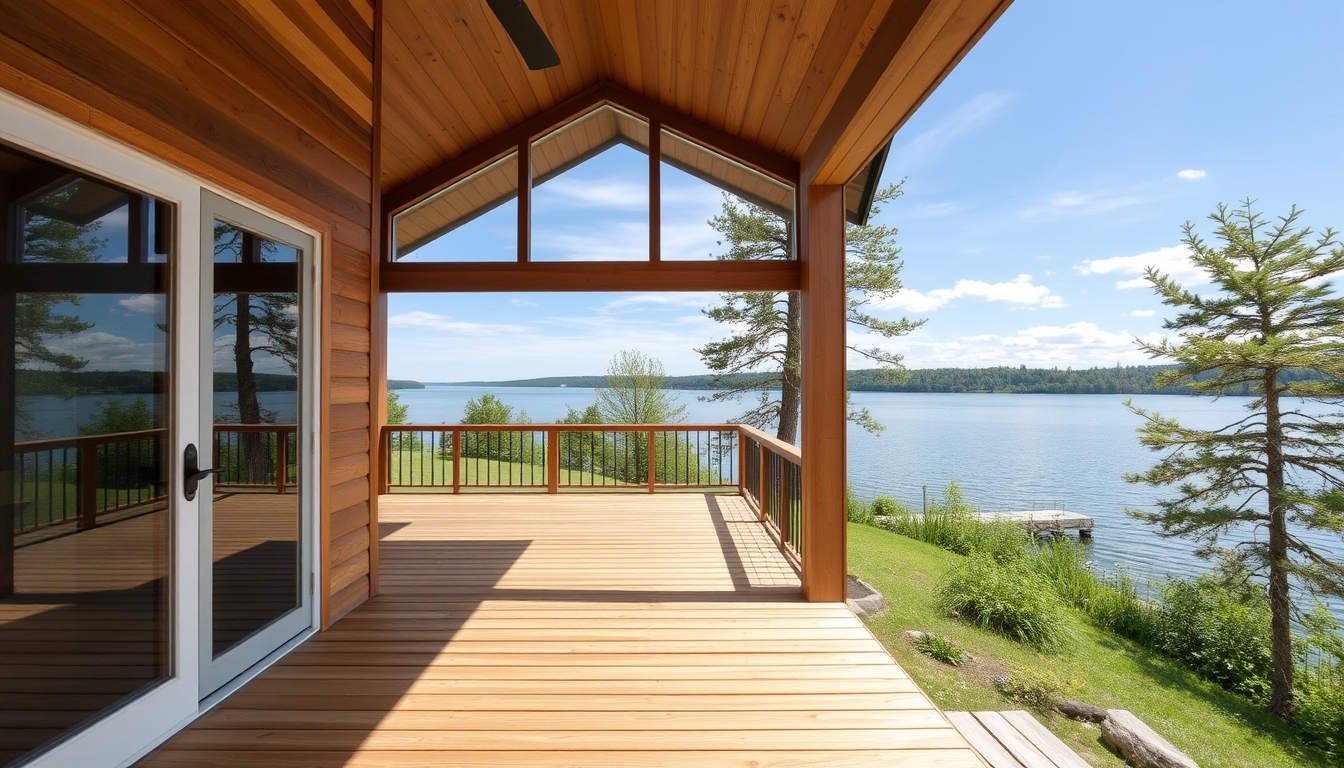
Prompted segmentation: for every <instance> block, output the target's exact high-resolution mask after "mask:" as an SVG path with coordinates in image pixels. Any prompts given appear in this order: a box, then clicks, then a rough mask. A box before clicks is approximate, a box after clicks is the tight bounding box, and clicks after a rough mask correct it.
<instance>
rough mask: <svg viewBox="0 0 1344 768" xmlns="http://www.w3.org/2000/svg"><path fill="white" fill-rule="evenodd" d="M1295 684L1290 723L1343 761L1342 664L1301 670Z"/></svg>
mask: <svg viewBox="0 0 1344 768" xmlns="http://www.w3.org/2000/svg"><path fill="white" fill-rule="evenodd" d="M1297 685H1298V688H1297V714H1296V716H1295V718H1294V723H1295V724H1296V725H1297V727H1298V728H1300V729H1302V732H1303V733H1304V734H1305V735H1306V736H1307V738H1308V739H1309V740H1310V741H1311V742H1312V743H1313V744H1315V745H1316V746H1318V747H1320V748H1321V749H1322V750H1324V751H1325V752H1326V753H1327V754H1330V755H1332V756H1334V757H1335V758H1337V759H1339V760H1341V761H1342V762H1344V663H1341V662H1340V661H1338V660H1336V661H1333V662H1328V663H1325V664H1322V665H1321V666H1319V667H1316V668H1313V669H1307V670H1304V671H1303V672H1302V673H1301V674H1300V675H1299V676H1298V682H1297Z"/></svg>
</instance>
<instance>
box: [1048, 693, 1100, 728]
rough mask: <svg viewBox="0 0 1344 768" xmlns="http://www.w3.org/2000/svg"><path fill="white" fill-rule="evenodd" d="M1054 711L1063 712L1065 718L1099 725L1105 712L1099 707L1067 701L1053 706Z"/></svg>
mask: <svg viewBox="0 0 1344 768" xmlns="http://www.w3.org/2000/svg"><path fill="white" fill-rule="evenodd" d="M1055 709H1058V710H1059V711H1060V712H1063V713H1064V714H1065V715H1066V716H1068V717H1071V718H1073V719H1074V720H1084V721H1087V722H1091V723H1100V722H1101V721H1103V720H1105V719H1106V710H1104V709H1102V708H1101V707H1095V706H1093V705H1091V704H1086V703H1084V702H1081V701H1073V700H1072V699H1068V700H1065V701H1061V702H1059V703H1057V704H1055Z"/></svg>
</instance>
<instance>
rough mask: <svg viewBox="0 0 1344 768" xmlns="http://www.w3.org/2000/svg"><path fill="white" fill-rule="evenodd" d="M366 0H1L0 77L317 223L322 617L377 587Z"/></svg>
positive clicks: (23, 92)
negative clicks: (373, 576) (320, 252)
mask: <svg viewBox="0 0 1344 768" xmlns="http://www.w3.org/2000/svg"><path fill="white" fill-rule="evenodd" d="M373 19H374V8H373V5H372V0H323V2H320V3H301V2H290V1H288V0H240V1H239V2H227V1H226V0H193V1H192V2H189V3H180V2H172V1H171V0H61V2H59V3H58V2H43V1H41V0H25V1H24V2H18V3H0V88H4V89H5V90H8V91H11V92H13V93H15V94H17V95H19V96H21V97H24V98H26V99H29V100H30V101H33V102H35V103H37V104H39V105H41V106H44V107H46V108H48V109H51V110H53V111H55V112H58V113H60V114H62V115H64V116H66V117H68V118H70V119H73V120H75V121H77V122H79V123H82V124H84V125H86V126H88V127H90V128H93V129H95V130H98V131H101V132H102V133H104V134H106V135H108V136H110V137H111V138H113V139H115V140H118V141H121V142H123V143H125V144H127V145H130V146H132V147H134V148H136V149H139V150H141V151H144V152H146V153H148V154H150V155H153V156H155V157H158V158H160V159H162V160H164V161H165V162H168V163H170V164H172V165H176V166H178V167H180V168H182V169H183V170H185V171H187V172H189V173H192V174H195V175H197V176H200V177H202V178H204V179H205V180H207V181H208V182H211V183H213V184H216V185H219V186H221V187H223V188H226V189H228V190H229V191H231V192H233V193H235V194H238V195H241V196H243V197H245V198H247V199H250V200H255V201H256V202H257V203H259V204H261V205H263V206H266V207H269V208H271V209H274V210H276V211H278V212H280V213H282V214H284V215H286V216H289V217H291V218H293V219H295V220H297V221H300V222H302V223H304V224H305V225H307V226H310V227H312V228H314V229H316V230H318V231H320V232H322V233H323V239H324V242H325V245H326V251H325V261H326V264H327V270H326V272H325V273H324V287H325V292H324V293H325V295H324V296H323V306H322V310H323V323H324V327H323V328H322V329H321V337H322V338H323V339H324V340H325V348H324V349H323V350H322V360H323V365H324V373H323V375H324V379H325V380H324V382H323V387H322V389H323V391H324V393H326V394H325V395H324V398H323V410H324V412H323V415H322V420H323V425H324V427H323V434H322V445H321V450H322V455H323V457H324V465H323V467H322V468H321V480H320V487H321V488H322V489H323V499H322V508H321V515H322V530H323V536H324V541H323V545H322V552H323V564H322V567H323V576H324V580H323V583H324V587H325V594H326V600H325V601H324V625H325V624H330V622H332V621H334V620H335V619H336V618H338V617H339V616H341V615H342V614H344V613H345V612H346V611H349V610H350V609H351V608H353V607H354V606H356V605H358V604H359V603H361V602H363V601H364V600H365V599H367V598H368V596H369V587H370V580H369V573H370V570H371V568H372V562H371V560H372V558H371V554H370V542H371V540H372V539H373V536H372V531H371V528H370V524H371V521H372V520H374V519H375V518H374V514H375V513H373V512H372V510H371V509H370V503H371V498H370V494H369V488H370V481H369V467H370V464H371V462H370V457H369V428H370V426H371V423H370V422H371V410H370V395H369V393H370V375H371V373H372V371H371V365H370V334H369V325H370V318H371V315H370V298H371V296H372V294H373V292H374V290H375V289H374V287H373V283H372V280H373V276H372V270H371V260H370V253H371V250H372V248H371V239H372V227H371V225H372V222H373V219H372V215H373V204H372V201H373V193H372V181H371V178H370V175H371V173H372V169H373V167H374V162H373V151H372V143H373V135H374V131H373V120H374V108H373V100H374V88H373V77H374V60H373V51H374V33H373Z"/></svg>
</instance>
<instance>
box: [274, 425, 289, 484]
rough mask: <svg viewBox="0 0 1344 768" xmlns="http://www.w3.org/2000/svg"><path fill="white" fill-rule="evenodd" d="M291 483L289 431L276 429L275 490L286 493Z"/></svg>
mask: <svg viewBox="0 0 1344 768" xmlns="http://www.w3.org/2000/svg"><path fill="white" fill-rule="evenodd" d="M288 484H289V433H288V432H285V431H284V430H282V429H277V430H276V431H275V492H276V493H284V492H285V486H286V485H288Z"/></svg>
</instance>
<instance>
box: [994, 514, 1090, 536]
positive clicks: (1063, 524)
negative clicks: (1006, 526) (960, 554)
mask: <svg viewBox="0 0 1344 768" xmlns="http://www.w3.org/2000/svg"><path fill="white" fill-rule="evenodd" d="M981 516H982V517H984V518H985V519H987V520H995V521H999V522H1008V523H1017V524H1018V525H1020V526H1022V527H1023V528H1026V529H1027V530H1028V531H1030V532H1031V533H1033V534H1036V535H1040V534H1042V533H1050V534H1055V535H1060V534H1063V533H1065V532H1067V531H1077V532H1078V536H1079V538H1083V539H1090V538H1092V529H1093V527H1094V526H1095V525H1096V521H1095V520H1093V519H1092V518H1090V517H1088V516H1087V515H1080V514H1078V513H1077V512H1069V511H1068V510H1064V509H1034V510H1030V511H1025V512H985V513H983V514H982V515H981Z"/></svg>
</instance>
